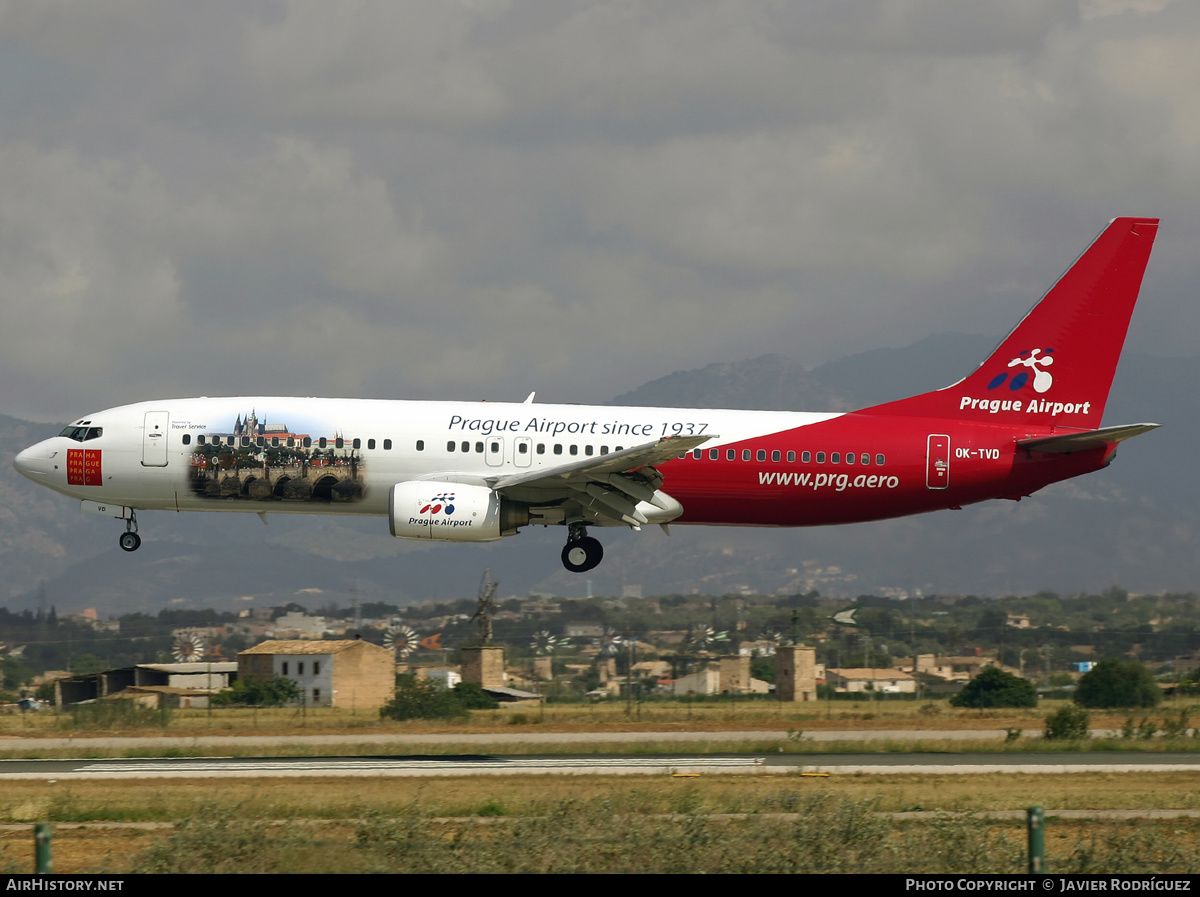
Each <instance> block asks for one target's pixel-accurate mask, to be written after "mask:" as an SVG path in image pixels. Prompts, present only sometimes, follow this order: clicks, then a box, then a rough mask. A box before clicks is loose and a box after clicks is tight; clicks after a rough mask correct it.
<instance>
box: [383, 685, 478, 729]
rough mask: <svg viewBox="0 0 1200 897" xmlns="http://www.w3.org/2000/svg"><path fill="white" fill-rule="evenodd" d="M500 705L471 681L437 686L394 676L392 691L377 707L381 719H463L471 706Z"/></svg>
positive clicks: (476, 707) (474, 708)
mask: <svg viewBox="0 0 1200 897" xmlns="http://www.w3.org/2000/svg"><path fill="white" fill-rule="evenodd" d="M499 706H500V705H499V704H498V703H496V701H495V699H494V698H492V696H491V695H489V694H488V693H487V692H485V691H484V690H483V689H482V688H480V687H479V686H478V685H475V684H474V683H471V682H460V683H459V684H458V685H456V686H454V688H452V689H445V688H439V687H438V686H436V685H434V684H433V683H432V682H430V681H429V680H427V679H417V678H415V677H413V676H397V677H396V694H395V696H394V697H393V698H392V699H391V700H390V701H388V702H387V703H386V704H384V705H383V707H381V708H380V710H379V715H380V716H382V717H384V718H385V719H463V718H465V717H467V716H468V715H469V711H471V710H494V709H495V708H497V707H499Z"/></svg>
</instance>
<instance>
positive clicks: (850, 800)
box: [0, 772, 1200, 873]
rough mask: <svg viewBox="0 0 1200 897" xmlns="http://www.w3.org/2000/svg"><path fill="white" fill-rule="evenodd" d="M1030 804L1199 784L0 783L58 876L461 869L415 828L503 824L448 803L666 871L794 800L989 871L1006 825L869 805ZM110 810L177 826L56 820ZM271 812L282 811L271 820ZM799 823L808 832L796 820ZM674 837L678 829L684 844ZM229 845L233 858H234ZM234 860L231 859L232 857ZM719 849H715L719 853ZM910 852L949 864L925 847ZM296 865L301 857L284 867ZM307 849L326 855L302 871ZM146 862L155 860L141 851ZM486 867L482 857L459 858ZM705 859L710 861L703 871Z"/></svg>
mask: <svg viewBox="0 0 1200 897" xmlns="http://www.w3.org/2000/svg"><path fill="white" fill-rule="evenodd" d="M10 785H11V787H10ZM1034 803H1038V804H1042V805H1044V806H1045V807H1046V808H1047V809H1048V810H1050V811H1053V810H1055V809H1082V808H1086V809H1160V808H1179V807H1196V806H1200V781H1198V780H1197V778H1196V777H1195V776H1194V775H1186V774H1180V773H1170V772H1167V773H1133V774H1122V775H1115V774H1086V773H1083V774H1075V775H1070V776H1053V777H1046V776H1038V777H1033V776H1030V777H1023V776H1011V775H982V776H972V777H970V778H969V779H966V778H964V777H961V776H911V775H902V776H840V777H835V778H830V779H801V778H798V777H796V776H794V775H777V776H771V775H762V776H755V777H748V776H721V775H713V776H703V777H701V778H699V779H672V778H667V777H663V778H654V779H639V780H638V781H630V780H629V779H628V778H624V777H608V778H605V777H588V778H574V777H557V776H538V777H520V778H518V777H504V778H473V777H463V778H447V779H438V780H429V779H391V778H386V779H384V778H381V779H374V780H364V779H354V780H346V779H312V780H306V781H304V782H288V781H279V780H269V781H258V782H255V781H248V780H232V781H229V782H223V783H222V784H221V788H220V791H219V792H218V793H217V796H215V797H214V788H213V783H212V781H211V780H210V781H193V782H187V781H179V782H163V781H156V782H121V783H115V782H73V783H70V784H66V783H59V784H53V785H51V784H48V783H46V782H14V783H6V787H5V791H4V795H3V797H0V814H2V815H3V817H4V818H6V819H7V820H9V821H14V822H15V821H32V820H33V819H45V818H52V819H56V820H58V825H57V827H56V832H55V841H54V853H55V871H57V872H99V873H102V872H113V873H117V872H127V871H130V870H131V869H132V868H134V867H135V866H137V864H139V863H140V864H142V866H141V868H146V865H145V864H147V863H151V861H153V862H154V863H164V862H168V861H170V860H169V858H170V857H174V856H181V857H184V856H188V855H190V852H192V851H196V852H198V853H200V854H203V851H204V850H213V851H217V852H218V854H220V855H222V856H223V855H224V854H222V853H221V852H222V851H229V852H230V853H231V856H232V857H233V860H231V862H232V861H236V862H244V863H245V864H246V865H245V866H244V867H238V868H245V869H246V870H247V871H253V870H258V871H272V870H274V869H277V868H287V869H290V870H291V871H333V870H334V869H345V870H346V871H354V870H356V869H357V870H364V869H382V868H391V867H389V866H388V864H389V863H392V864H400V866H402V865H403V857H402V856H401V855H402V854H403V853H404V852H405V850H404V849H402V848H404V845H405V844H408V843H410V842H412V843H414V844H415V843H417V842H418V841H419V842H420V844H421V845H422V847H421V850H422V851H424V853H422V854H421V855H422V856H424V857H426V859H425V860H424V861H425V862H428V863H441V862H443V861H445V862H452V863H457V864H459V865H458V866H452V868H459V869H462V870H464V871H467V870H470V869H473V868H476V867H472V866H471V865H470V862H472V861H471V860H470V858H468V857H464V856H463V855H462V854H461V851H459V852H458V853H455V854H454V855H453V856H448V857H443V858H442V859H437V857H436V856H435V855H434V854H431V853H430V852H429V851H430V850H431V849H432V848H431V847H430V841H429V839H430V837H433V838H434V841H437V840H438V839H439V838H440V837H441V836H440V835H436V834H435V835H431V834H430V833H431V832H435V833H436V832H444V833H447V834H449V833H453V834H454V837H455V838H462V839H465V842H464V845H463V846H464V847H466V846H468V845H469V844H471V843H474V842H475V841H479V839H483V841H482V842H480V843H481V845H482V847H487V848H489V849H490V848H491V847H495V846H496V845H495V844H492V843H491V841H494V840H496V839H499V840H500V841H503V840H504V838H507V837H509V835H497V836H495V838H492V836H491V835H488V834H487V831H486V830H487V829H488V826H486V825H484V826H483V827H482V828H480V823H478V822H475V823H473V824H471V825H469V826H468V827H467V828H465V829H464V828H463V827H462V825H463V824H465V823H454V824H451V823H436V824H435V823H434V821H433V819H434V817H440V818H455V817H457V818H460V819H464V820H465V819H466V818H467V817H480V816H482V817H485V818H495V817H501V819H502V821H501V822H499V823H497V824H499V825H501V827H505V826H516V827H517V828H516V829H515V830H514V832H515V833H514V834H513V835H512V836H511V837H513V838H516V837H517V836H518V833H519V834H520V837H522V838H533V837H540V838H546V839H552V835H553V832H550V831H548V828H549V827H548V825H547V824H546V823H545V822H539V821H538V820H540V819H546V818H553V819H556V820H557V822H556V823H555V824H556V825H560V826H562V827H564V829H563V830H564V831H568V830H569V831H571V832H574V834H573V835H572V837H576V838H579V837H584V835H585V834H586V836H587V837H588V838H589V839H592V840H594V841H596V842H597V843H604V844H607V845H608V847H607V848H606V849H609V848H611V849H612V852H613V854H614V859H613V862H614V863H617V864H618V865H615V866H614V867H613V869H614V870H615V869H617V868H622V867H621V866H620V865H619V862H621V861H620V859H619V854H620V853H621V851H618V850H616V849H615V847H616V845H618V843H619V842H621V839H622V838H624V837H625V835H624V834H623V832H624V831H625V829H626V828H627V829H628V830H629V831H631V832H641V834H642V836H643V837H645V836H646V835H647V833H656V834H655V837H660V838H663V839H665V840H664V843H663V844H661V845H659V847H660V848H661V850H660V854H661V855H659V854H656V856H659V859H658V860H655V862H659V861H661V862H662V863H666V864H667V866H665V867H664V868H668V869H672V868H674V867H673V866H671V865H670V864H671V863H679V862H683V860H681V859H680V858H679V856H678V855H677V854H673V853H672V852H671V851H676V852H678V851H684V853H685V854H687V855H689V856H693V857H694V856H697V855H699V854H697V853H696V852H697V851H700V852H704V851H707V850H709V849H710V848H711V846H712V843H715V842H712V839H713V838H714V837H715V835H714V832H715V831H717V829H714V828H713V826H726V827H725V828H720V829H719V831H720V832H721V833H722V839H724V837H725V834H726V833H728V834H729V837H730V838H733V839H735V840H736V838H745V839H746V841H745V845H744V850H750V849H751V845H754V846H753V849H754V850H759V849H760V846H761V844H762V843H765V842H767V841H772V840H775V841H780V843H781V844H783V843H784V842H788V843H791V842H790V841H789V839H793V840H794V838H793V836H795V837H799V836H798V835H796V829H795V826H796V825H797V824H798V823H797V821H796V819H795V818H794V817H793V818H792V819H791V820H790V821H788V820H783V821H781V820H771V819H768V818H767V817H763V816H761V814H763V813H768V814H769V813H773V812H776V813H777V812H785V813H797V812H799V813H801V815H803V813H804V812H805V811H806V808H807V809H808V810H809V811H811V810H812V808H814V807H816V808H819V809H821V812H828V813H830V814H832V816H833V817H836V818H838V819H840V820H842V821H843V822H846V821H849V822H852V823H853V824H854V825H855V826H859V827H865V829H870V830H871V831H872V832H874V834H875V835H879V834H881V833H882V834H884V835H886V836H887V838H890V839H892V840H893V841H894V842H895V844H896V846H897V850H899V851H900V853H901V854H902V853H903V852H904V851H910V852H911V851H914V850H917V849H918V848H919V846H920V845H921V844H923V843H924V842H925V841H932V840H937V839H945V838H949V837H955V838H958V839H960V842H961V843H959V844H958V846H957V847H956V850H958V851H965V852H966V854H968V855H971V852H972V851H974V852H975V854H977V855H978V857H979V862H980V863H983V864H984V865H983V866H980V867H978V869H977V870H974V871H983V869H984V866H988V867H989V868H993V867H994V868H996V869H997V871H1002V870H1004V869H1010V870H1012V871H1019V870H1018V869H1016V868H1013V867H1014V863H1016V864H1017V865H1019V863H1018V862H1017V859H1016V855H1017V854H1018V853H1019V852H1020V847H1021V845H1022V844H1023V836H1022V834H1021V828H1022V827H1021V825H1020V824H1017V823H1013V824H1004V823H983V822H980V821H967V822H965V823H964V822H962V821H959V822H954V823H950V822H948V821H932V822H911V821H905V822H902V823H894V822H888V823H887V826H886V827H884V828H880V827H879V826H878V825H877V824H876V823H875V822H873V821H872V819H874V818H875V817H874V816H870V814H875V813H877V812H879V811H896V810H910V809H918V808H919V809H926V810H945V811H962V810H987V809H1022V808H1024V807H1027V806H1029V805H1031V804H1034ZM864 808H866V809H869V811H870V814H868V816H870V818H868V817H867V816H864V815H863V812H864ZM601 809H602V810H603V813H601V812H600V811H601ZM722 813H750V814H755V818H757V819H759V820H760V821H758V822H754V821H753V820H750V821H747V822H745V823H721V822H719V821H717V820H714V819H712V818H711V817H712V814H722ZM556 814H557V815H556ZM668 814H671V815H669V816H668ZM617 817H620V818H621V819H624V820H626V821H627V822H628V825H627V826H622V827H621V831H617V830H616V829H613V830H612V831H609V830H607V829H604V825H605V824H606V823H605V822H604V820H605V819H609V818H617ZM831 818H832V817H831ZM113 820H117V821H122V822H135V821H165V822H171V823H175V822H187V825H186V826H185V828H184V830H183V831H182V832H180V831H178V830H175V829H172V828H166V829H163V830H158V831H137V830H127V829H109V830H104V829H79V828H72V827H70V824H71V823H72V822H104V821H113ZM284 820H286V824H275V823H278V822H280V821H284ZM306 820H311V821H313V822H306ZM654 820H657V821H654ZM431 826H433V827H432V828H431ZM494 828H495V826H494V825H493V826H492V829H493V830H494ZM875 828H879V832H875ZM1047 829H1048V831H1047V848H1048V851H1049V856H1050V858H1051V862H1052V869H1053V868H1054V866H1053V863H1054V862H1055V860H1056V859H1057V860H1058V862H1059V866H1058V869H1059V871H1066V869H1065V867H1064V866H1063V865H1062V864H1063V863H1065V862H1066V861H1067V858H1068V857H1074V859H1073V860H1071V862H1073V863H1076V866H1075V867H1073V868H1079V866H1078V864H1079V863H1084V862H1085V861H1088V857H1089V856H1091V857H1092V859H1093V861H1095V862H1099V863H1100V864H1099V865H1098V866H1093V868H1096V869H1098V870H1101V871H1115V869H1116V868H1117V867H1114V866H1111V865H1109V866H1105V865H1104V864H1105V863H1109V862H1116V860H1112V859H1111V858H1112V857H1121V856H1124V857H1125V859H1122V860H1120V862H1122V863H1128V862H1133V861H1134V860H1135V859H1136V858H1137V856H1142V858H1143V860H1146V861H1147V862H1148V861H1149V858H1148V857H1147V856H1143V854H1145V845H1144V844H1142V841H1140V840H1138V839H1143V840H1144V839H1146V838H1148V837H1151V836H1153V838H1154V843H1156V844H1157V845H1158V846H1159V847H1161V848H1162V849H1164V850H1165V849H1167V848H1169V849H1170V851H1173V852H1174V853H1172V854H1171V855H1172V856H1175V857H1176V859H1174V860H1171V861H1170V862H1168V861H1167V860H1165V859H1164V860H1163V864H1164V865H1162V868H1155V869H1153V870H1151V871H1168V869H1175V870H1176V871H1180V870H1179V867H1178V866H1177V865H1175V866H1172V865H1171V863H1178V862H1194V860H1195V857H1196V856H1197V850H1198V849H1200V844H1197V839H1198V838H1200V829H1198V828H1197V827H1196V826H1195V825H1194V823H1192V822H1190V821H1179V822H1158V823H1149V822H1145V821H1142V822H1138V823H1135V824H1129V823H1114V822H1105V821H1094V822H1060V821H1051V822H1050V824H1049V825H1048V827H1047ZM539 833H540V834H539ZM668 834H669V837H668ZM685 836H686V837H685ZM806 837H816V835H814V834H813V833H812V832H809V834H808V835H806ZM688 838H690V839H692V841H694V842H695V843H690V842H687V839H688ZM414 839H415V840H414ZM489 839H490V840H489ZM681 839H683V840H682V841H681ZM781 839H782V840H781ZM268 842H269V843H268ZM485 842H486V843H485ZM668 842H669V843H668ZM684 842H687V843H684ZM1135 842H1136V843H1135ZM547 843H549V841H547ZM239 845H240V847H239ZM264 845H265V846H264ZM706 845H707V846H706ZM1089 845H1091V846H1089ZM527 846H532V847H536V846H537V845H536V844H533V843H531V844H530V845H527ZM860 846H861V845H860ZM268 848H269V849H268ZM1135 848H1136V849H1135ZM239 849H240V850H242V851H243V853H244V856H243V855H241V854H238V852H237V851H238V850H239ZM581 849H582V848H581ZM792 849H798V848H796V847H795V845H794V844H793V845H792V847H789V848H788V850H792ZM779 850H781V851H782V850H784V848H783V847H780V848H779ZM688 851H691V853H690V854H688V853H687V852H688ZM1089 851H1091V853H1089ZM435 853H436V851H435ZM784 853H786V851H784ZM784 853H779V852H778V851H775V852H772V853H770V855H769V857H767V858H766V859H764V860H763V862H764V863H775V862H778V863H784V862H785V859H784V858H783V857H784ZM528 854H529V851H528V850H524V851H522V852H521V855H522V857H526V858H527V857H528ZM1126 854H1128V856H1126ZM239 856H241V860H238V857H239ZM439 856H440V854H439ZM487 856H490V854H487V851H486V850H485V851H484V854H482V855H481V856H480V858H479V862H481V863H484V862H485V860H486V862H488V863H491V862H493V861H494V862H502V861H501V860H500V859H495V858H493V859H490V860H489V859H487ZM940 856H941V855H940V854H939V857H940ZM570 857H574V854H571V855H569V856H568V857H567V858H566V859H564V858H563V857H560V858H559V859H558V860H557V861H556V862H558V863H564V862H576V861H577V858H576V859H571V858H570ZM672 857H674V858H673V859H672ZM1179 857H1184V858H1185V859H1184V860H1180V859H1179ZM1096 858H1100V859H1102V860H1103V862H1100V860H1098V859H1096ZM1104 858H1108V859H1104ZM507 861H509V860H504V862H507ZM736 861H737V860H736V857H734V856H732V855H731V856H727V857H726V858H725V860H724V861H723V862H725V863H735V862H736ZM31 862H32V834H31V832H30V831H29V830H28V829H24V830H22V831H5V832H3V833H0V870H3V869H5V868H6V866H7V868H8V869H10V870H11V871H18V869H17V868H14V864H15V866H16V867H19V869H22V870H23V869H27V866H26V865H25V864H26V863H31ZM714 862H715V861H714ZM787 862H792V861H791V860H787ZM880 862H883V860H880ZM888 862H892V863H893V865H892V866H886V865H885V866H881V867H880V869H879V871H889V870H890V871H896V870H897V869H898V868H899V867H897V866H895V865H894V863H896V862H899V860H897V859H896V857H894V856H893V857H892V859H891V860H889V861H888ZM924 862H927V863H941V862H950V860H948V859H946V858H945V857H942V858H941V859H939V858H937V857H933V858H927V859H926V860H924ZM297 863H299V864H301V865H299V866H297V865H295V864H297ZM314 863H325V864H326V865H325V866H324V867H323V868H314V866H313V864H314ZM289 864H291V865H289ZM364 864H365V865H364ZM464 864H465V865H464ZM989 864H991V865H990V866H989ZM400 866H396V868H399V867H400ZM150 868H156V867H153V865H151V866H150ZM232 868H233V867H231V869H229V870H227V871H231V870H232ZM438 868H440V867H438ZM492 868H494V867H493V866H487V865H486V864H485V866H482V867H478V869H477V870H476V871H487V870H488V869H492ZM724 868H726V869H728V868H732V867H728V866H727V867H724ZM780 868H783V867H780ZM968 868H969V867H968ZM1120 868H1128V867H1127V866H1121V867H1120ZM185 871H186V870H185ZM196 871H200V870H196ZM713 871H720V870H719V869H715V868H714V870H713ZM910 871H919V870H910Z"/></svg>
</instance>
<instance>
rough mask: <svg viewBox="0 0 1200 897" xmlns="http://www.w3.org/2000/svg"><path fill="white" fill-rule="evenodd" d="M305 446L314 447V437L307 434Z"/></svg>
mask: <svg viewBox="0 0 1200 897" xmlns="http://www.w3.org/2000/svg"><path fill="white" fill-rule="evenodd" d="M304 447H305V448H312V437H311V436H305V437H304Z"/></svg>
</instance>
